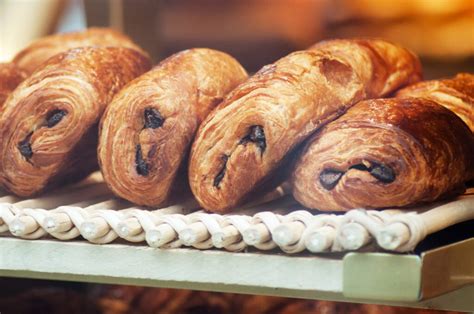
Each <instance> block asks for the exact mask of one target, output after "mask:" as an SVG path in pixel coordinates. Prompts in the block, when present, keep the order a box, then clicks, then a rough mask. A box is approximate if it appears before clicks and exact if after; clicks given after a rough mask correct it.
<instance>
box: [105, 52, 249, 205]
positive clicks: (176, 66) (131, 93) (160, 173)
mask: <svg viewBox="0 0 474 314" xmlns="http://www.w3.org/2000/svg"><path fill="white" fill-rule="evenodd" d="M246 78H247V74H246V72H245V70H244V69H243V68H242V66H241V65H240V64H239V63H238V62H237V61H236V60H235V59H234V58H232V57H231V56H229V55H228V54H226V53H223V52H220V51H216V50H212V49H205V48H199V49H190V50H185V51H182V52H180V53H177V54H175V55H173V56H171V57H169V58H168V59H166V60H164V61H163V62H161V63H160V64H159V65H157V66H156V67H155V68H153V69H152V70H151V71H149V72H148V73H146V74H144V75H142V76H140V77H139V78H137V79H135V80H134V81H133V82H131V83H130V84H128V85H127V87H126V88H124V89H123V90H122V91H121V92H120V93H118V94H117V96H116V97H115V98H114V100H113V101H112V103H111V104H110V106H109V107H108V108H107V110H106V113H105V114H104V117H103V119H102V122H101V127H100V141H99V150H98V152H99V162H100V167H101V170H102V173H103V175H104V179H105V181H106V182H107V185H108V186H109V187H110V188H111V189H112V191H113V192H114V193H116V194H117V195H118V196H120V197H122V198H125V199H127V200H129V201H132V202H134V203H137V204H140V205H148V206H158V205H159V204H161V203H162V202H164V201H166V200H167V197H168V195H169V194H170V191H171V190H173V188H176V187H177V186H183V185H186V186H187V182H186V181H187V180H186V178H187V176H186V171H185V170H186V169H185V167H184V171H181V172H184V173H181V172H180V175H177V174H178V170H179V169H180V166H182V164H183V162H187V156H188V153H189V147H190V145H191V142H192V140H193V138H194V135H195V132H196V130H197V128H198V126H199V124H200V123H201V121H202V120H203V119H204V118H205V117H206V116H207V114H208V113H209V112H210V111H211V110H212V109H214V107H215V106H216V105H217V104H218V103H220V102H221V101H222V99H223V97H224V95H226V94H227V93H228V92H229V91H230V90H232V89H233V88H234V87H235V86H236V85H238V84H239V83H241V82H242V81H244V80H245V79H246ZM183 179H184V180H183ZM176 181H180V182H176ZM182 181H184V182H182ZM183 183H184V184H183Z"/></svg>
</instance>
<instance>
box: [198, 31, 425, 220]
mask: <svg viewBox="0 0 474 314" xmlns="http://www.w3.org/2000/svg"><path fill="white" fill-rule="evenodd" d="M420 68H421V67H420V64H419V61H418V59H417V58H416V57H415V56H414V55H412V54H411V53H410V52H408V51H407V50H405V49H403V48H400V47H398V46H395V45H393V44H390V43H387V42H384V41H380V40H334V41H327V42H324V43H321V44H319V45H316V46H314V47H312V48H311V50H307V51H298V52H294V53H292V54H290V55H288V56H286V57H284V58H282V59H280V60H278V61H277V62H275V63H274V64H271V65H268V66H265V67H264V68H263V69H261V70H260V71H259V72H258V73H257V74H256V75H255V76H253V77H251V78H250V79H249V80H247V81H246V82H244V83H243V84H241V85H239V86H238V87H237V88H236V89H235V90H234V91H232V92H231V93H230V94H229V95H228V96H227V97H226V98H225V100H224V101H223V102H222V103H221V104H220V105H219V106H218V107H217V109H216V110H214V111H213V112H212V113H211V114H210V115H209V116H208V117H207V118H206V119H205V121H204V122H203V123H202V124H201V126H200V128H199V131H198V133H197V135H196V139H195V142H194V144H193V147H192V150H191V157H190V166H189V181H190V185H191V188H192V191H193V193H194V195H195V197H196V198H197V200H198V201H199V203H200V204H201V205H202V206H203V207H204V208H206V209H208V210H211V211H217V212H223V211H226V210H229V209H231V208H232V207H234V206H236V205H237V204H239V203H241V202H242V201H244V200H245V199H246V198H247V197H248V196H249V194H250V193H251V192H255V191H257V190H259V189H264V188H267V187H270V184H268V185H267V182H270V178H271V177H272V176H273V175H274V174H279V173H282V172H281V171H276V170H277V169H278V168H279V167H281V166H282V165H283V164H284V162H285V159H287V158H286V157H288V156H289V154H290V153H291V152H292V150H293V149H294V148H295V147H296V146H297V145H298V144H300V143H301V142H302V141H303V140H304V139H306V138H307V137H308V136H309V135H311V134H312V133H313V132H314V131H315V130H316V129H318V128H319V127H320V126H322V125H323V124H324V123H326V122H328V121H331V120H333V119H335V118H336V117H337V116H339V115H341V114H342V113H344V111H345V110H346V109H347V108H349V107H350V106H352V105H353V104H355V103H356V102H358V101H359V100H362V99H365V98H375V97H380V96H382V95H386V94H388V93H390V92H393V91H394V90H395V89H397V88H399V87H401V86H404V85H406V84H408V83H412V82H416V81H418V80H419V79H420V77H421V74H420ZM271 181H272V183H275V184H277V183H279V182H278V181H279V180H277V179H275V178H271Z"/></svg>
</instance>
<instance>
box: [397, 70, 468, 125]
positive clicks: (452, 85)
mask: <svg viewBox="0 0 474 314" xmlns="http://www.w3.org/2000/svg"><path fill="white" fill-rule="evenodd" d="M396 96H397V97H401V98H404V97H417V98H426V99H430V100H432V101H434V102H436V103H438V104H440V105H442V106H444V107H446V108H448V109H449V110H451V111H452V112H454V113H455V114H457V115H458V116H459V117H460V118H461V119H462V120H463V121H464V122H465V123H466V124H467V125H468V126H469V128H470V129H471V131H472V132H474V75H473V74H470V73H459V74H458V75H456V76H455V77H454V78H452V79H444V80H433V81H424V82H420V83H417V84H413V85H410V86H408V87H406V88H404V89H402V90H400V91H398V92H397V94H396Z"/></svg>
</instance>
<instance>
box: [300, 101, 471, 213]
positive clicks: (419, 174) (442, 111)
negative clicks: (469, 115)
mask: <svg viewBox="0 0 474 314" xmlns="http://www.w3.org/2000/svg"><path fill="white" fill-rule="evenodd" d="M473 177H474V136H473V133H472V132H471V131H470V130H469V128H468V127H467V125H466V124H465V123H464V122H463V121H462V120H461V119H460V118H459V117H458V116H457V115H456V114H454V113H453V112H451V111H450V110H448V109H446V108H444V107H443V106H440V105H438V104H436V103H435V102H433V101H430V100H428V99H422V98H420V99H418V98H406V99H398V98H389V99H377V100H366V101H362V102H360V103H358V104H356V105H355V106H353V107H352V108H351V109H349V110H348V111H347V113H346V114H344V115H343V116H342V117H340V118H339V119H337V120H336V121H333V122H331V123H329V124H328V125H326V126H325V127H324V128H322V129H321V130H320V131H319V132H318V133H316V134H315V135H314V137H313V138H311V139H310V140H309V142H308V143H307V145H306V147H305V149H304V150H303V152H302V154H301V155H300V157H299V159H298V161H297V163H296V167H295V170H294V172H293V176H292V183H293V195H294V196H295V198H296V199H297V200H298V201H299V202H300V203H301V204H303V205H304V206H307V207H309V208H316V209H320V210H337V211H343V210H348V209H351V208H359V207H362V208H383V207H401V206H408V205H412V204H416V203H421V202H430V201H434V200H436V199H438V198H440V197H443V196H446V195H448V194H452V193H455V192H459V191H462V189H463V188H464V183H465V182H466V181H468V180H469V179H472V178H473Z"/></svg>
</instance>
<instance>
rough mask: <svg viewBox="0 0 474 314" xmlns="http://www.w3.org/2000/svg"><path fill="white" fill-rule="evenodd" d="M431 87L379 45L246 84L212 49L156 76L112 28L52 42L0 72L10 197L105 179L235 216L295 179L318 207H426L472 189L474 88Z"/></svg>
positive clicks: (336, 49) (300, 196) (456, 82)
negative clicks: (96, 175) (97, 174)
mask: <svg viewBox="0 0 474 314" xmlns="http://www.w3.org/2000/svg"><path fill="white" fill-rule="evenodd" d="M421 80H422V70H421V64H420V62H419V60H418V58H417V57H416V56H415V55H414V54H413V53H411V52H410V51H408V50H406V49H404V48H402V47H400V46H398V45H395V44H392V43H389V42H386V41H383V40H376V39H364V40H362V39H352V40H329V41H325V42H321V43H318V44H316V45H314V46H311V47H309V48H308V49H306V50H304V51H297V52H294V53H291V54H289V55H288V56H285V57H283V58H281V59H280V60H278V61H276V62H275V63H273V64H270V65H266V66H264V67H263V68H262V69H261V70H260V71H258V72H257V73H256V74H254V75H253V76H251V77H248V76H247V73H246V71H245V69H244V68H243V67H242V66H241V65H240V64H239V63H238V61H236V60H235V59H234V58H233V57H231V56H230V55H228V54H226V53H224V52H220V51H216V50H213V49H206V48H196V49H189V50H186V51H182V52H180V53H177V54H175V55H172V56H170V57H169V58H167V59H165V60H163V61H162V62H160V63H159V64H157V65H156V66H154V67H153V68H152V67H151V62H150V59H149V57H148V55H147V54H146V52H144V51H143V50H142V49H141V48H140V47H138V45H136V44H135V43H133V41H132V40H131V39H129V38H128V37H126V36H125V35H122V34H119V33H117V32H115V31H112V30H108V29H89V30H86V31H84V32H77V33H70V34H60V35H54V36H50V37H46V38H43V39H40V40H38V41H37V42H35V43H33V44H31V45H30V46H29V47H27V48H26V49H24V50H23V51H21V52H19V53H18V55H17V56H16V57H15V58H14V59H13V60H12V62H11V63H10V64H5V65H0V184H1V186H2V187H3V188H4V189H6V190H8V191H11V192H12V193H15V194H16V195H19V196H23V197H29V196H33V195H37V194H39V193H41V192H43V191H46V190H49V189H51V188H54V187H57V186H59V185H63V184H65V183H67V182H73V181H77V180H80V179H82V178H84V177H85V176H87V175H88V174H89V173H91V172H92V171H94V170H96V169H97V167H100V169H101V171H102V174H103V176H104V180H105V182H106V183H107V185H108V186H109V187H110V189H111V190H112V191H113V192H114V193H115V194H116V195H117V196H119V197H122V198H124V199H127V200H129V201H131V202H133V203H136V204H139V205H146V206H150V207H155V208H156V207H159V206H163V205H164V204H166V203H169V202H171V201H175V200H177V199H179V198H183V197H186V196H185V195H186V193H189V192H192V194H193V195H194V197H195V198H196V200H197V201H198V202H199V204H200V205H201V206H202V207H203V208H204V209H206V210H209V211H212V212H219V213H225V212H229V211H231V210H232V209H235V208H237V207H238V206H239V205H241V204H242V203H244V202H246V201H248V200H249V199H251V198H253V197H255V196H258V195H262V194H263V193H265V192H266V191H270V190H271V189H273V188H274V187H276V186H277V185H279V184H281V183H282V182H283V181H285V180H288V181H289V182H290V183H291V186H292V192H293V195H294V197H295V199H296V200H297V201H299V202H300V203H301V204H303V205H304V206H306V207H308V208H311V209H320V210H330V211H345V210H349V209H352V208H358V207H363V208H387V207H406V206H412V205H415V204H419V203H424V202H431V201H434V200H438V199H441V198H444V197H448V196H451V195H455V194H459V193H462V191H463V190H464V188H465V184H466V182H468V181H470V180H472V179H474V135H473V132H474V75H472V74H467V73H464V74H459V75H457V76H456V77H454V78H451V79H444V80H436V81H425V82H421ZM7 96H8V97H7ZM3 99H5V100H3Z"/></svg>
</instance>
